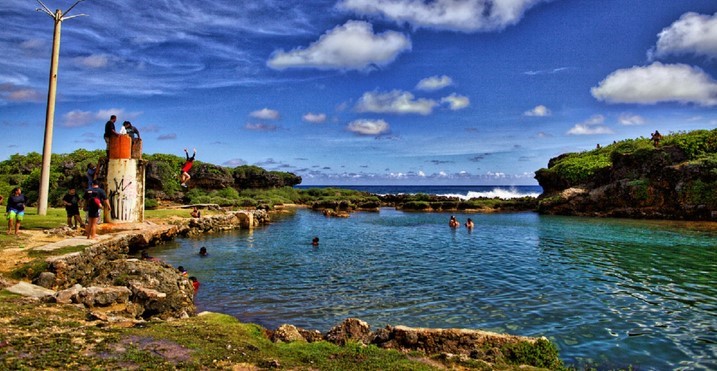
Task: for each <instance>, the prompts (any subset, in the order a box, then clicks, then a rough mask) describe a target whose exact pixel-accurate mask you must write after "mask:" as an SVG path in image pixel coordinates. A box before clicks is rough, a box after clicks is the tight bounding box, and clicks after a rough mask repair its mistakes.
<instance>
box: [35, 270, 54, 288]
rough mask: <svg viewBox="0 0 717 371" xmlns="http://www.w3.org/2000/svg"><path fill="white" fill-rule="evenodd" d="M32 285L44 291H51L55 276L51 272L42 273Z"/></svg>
mask: <svg viewBox="0 0 717 371" xmlns="http://www.w3.org/2000/svg"><path fill="white" fill-rule="evenodd" d="M32 283H34V284H35V285H38V286H42V287H44V288H46V289H52V288H53V287H54V286H55V274H54V273H52V272H42V273H40V275H39V276H37V278H36V279H35V280H34V281H33V282H32Z"/></svg>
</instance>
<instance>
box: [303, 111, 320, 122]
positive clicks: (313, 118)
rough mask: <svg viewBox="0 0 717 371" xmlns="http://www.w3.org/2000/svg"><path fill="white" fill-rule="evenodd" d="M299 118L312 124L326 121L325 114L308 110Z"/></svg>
mask: <svg viewBox="0 0 717 371" xmlns="http://www.w3.org/2000/svg"><path fill="white" fill-rule="evenodd" d="M301 119H302V120H304V121H306V122H310V123H312V124H320V123H322V122H326V114H325V113H311V112H309V113H307V114H305V115H304V116H302V117H301Z"/></svg>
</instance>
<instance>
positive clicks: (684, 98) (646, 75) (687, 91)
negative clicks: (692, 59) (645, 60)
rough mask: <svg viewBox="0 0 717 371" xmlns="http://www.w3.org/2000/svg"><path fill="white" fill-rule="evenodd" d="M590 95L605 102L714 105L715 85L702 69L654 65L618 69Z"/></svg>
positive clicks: (716, 99) (685, 66)
mask: <svg viewBox="0 0 717 371" xmlns="http://www.w3.org/2000/svg"><path fill="white" fill-rule="evenodd" d="M590 92H591V93H592V95H593V97H595V98H596V99H598V100H601V101H606V102H608V103H637V104H656V103H660V102H679V103H695V104H699V105H702V106H714V105H717V82H715V80H713V79H712V78H711V77H710V76H709V75H708V74H706V73H705V72H704V71H702V70H701V69H699V68H697V67H691V66H688V65H685V64H662V63H660V62H655V63H653V64H651V65H649V66H646V67H632V68H625V69H620V70H617V71H615V72H613V73H611V74H610V75H608V76H607V77H606V78H605V79H604V80H603V81H601V82H600V84H599V85H598V86H596V87H593V88H591V89H590Z"/></svg>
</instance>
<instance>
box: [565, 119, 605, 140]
mask: <svg viewBox="0 0 717 371" xmlns="http://www.w3.org/2000/svg"><path fill="white" fill-rule="evenodd" d="M604 122H605V116H603V115H593V116H592V117H590V118H589V119H587V120H585V121H583V122H581V123H579V124H575V126H573V127H572V128H571V129H570V130H568V132H567V134H568V135H597V134H612V133H613V131H612V130H611V129H610V128H609V127H607V126H605V125H603V123H604Z"/></svg>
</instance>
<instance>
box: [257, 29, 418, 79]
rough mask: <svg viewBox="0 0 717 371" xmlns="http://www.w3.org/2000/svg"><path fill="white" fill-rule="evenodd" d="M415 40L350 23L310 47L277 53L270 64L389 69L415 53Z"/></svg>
mask: <svg viewBox="0 0 717 371" xmlns="http://www.w3.org/2000/svg"><path fill="white" fill-rule="evenodd" d="M411 47H412V46H411V40H410V39H409V38H408V37H407V36H406V35H404V34H402V33H400V32H396V31H386V32H384V33H381V34H374V32H373V26H372V25H371V24H370V23H368V22H364V21H348V22H346V23H345V24H343V25H341V26H336V27H335V28H334V29H332V30H330V31H327V32H326V33H325V34H324V35H322V36H321V37H320V38H319V40H318V41H316V42H314V43H312V44H311V45H309V46H308V47H307V48H295V49H293V50H291V51H288V52H285V51H284V50H278V51H275V52H274V53H273V54H272V56H271V58H270V59H269V61H268V62H267V65H268V66H269V67H271V68H273V69H277V70H284V69H287V68H316V69H321V70H333V69H338V70H367V69H369V68H370V67H372V66H374V65H375V66H385V65H388V64H390V63H391V62H393V61H394V60H395V59H396V58H397V57H398V55H399V54H401V53H402V52H404V51H407V50H411Z"/></svg>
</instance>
